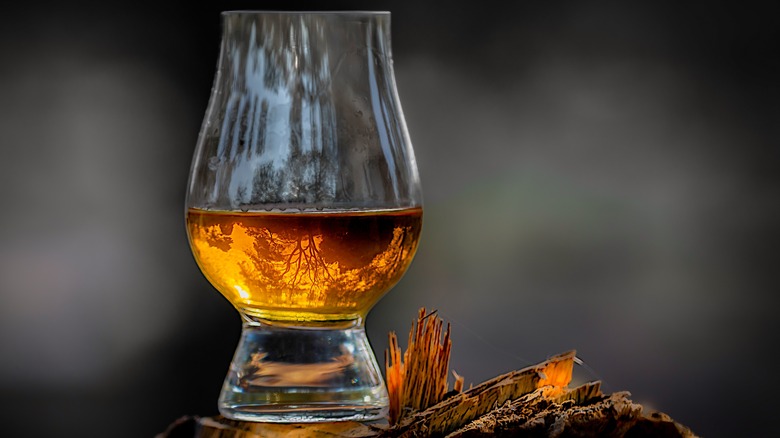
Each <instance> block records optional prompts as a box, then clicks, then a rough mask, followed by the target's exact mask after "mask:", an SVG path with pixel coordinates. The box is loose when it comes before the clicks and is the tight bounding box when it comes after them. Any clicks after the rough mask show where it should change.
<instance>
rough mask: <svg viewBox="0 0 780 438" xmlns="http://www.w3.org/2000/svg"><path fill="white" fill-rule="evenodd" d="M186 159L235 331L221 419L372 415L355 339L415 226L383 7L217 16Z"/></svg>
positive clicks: (206, 267)
mask: <svg viewBox="0 0 780 438" xmlns="http://www.w3.org/2000/svg"><path fill="white" fill-rule="evenodd" d="M222 20H223V37H222V46H221V51H220V57H219V62H218V66H217V72H216V76H215V81H214V87H213V89H212V94H211V99H210V101H209V107H208V109H207V111H206V116H205V119H204V122H203V126H202V128H201V132H200V136H199V139H198V144H197V146H196V149H195V154H194V157H193V161H192V168H191V171H190V180H189V186H188V190H187V212H186V219H187V231H188V234H189V238H190V244H191V247H192V251H193V255H194V256H195V259H196V261H197V262H198V265H199V266H200V268H201V270H202V272H203V273H204V275H205V276H206V277H207V278H208V280H209V281H210V282H211V283H212V284H213V285H214V287H215V288H216V289H217V290H219V292H221V293H222V294H223V295H224V296H225V297H226V298H227V299H228V300H229V301H230V302H231V303H232V304H233V305H234V306H235V307H236V309H238V311H239V313H240V314H241V316H242V318H243V321H244V326H243V331H242V337H241V341H240V343H239V346H238V348H237V350H236V355H235V357H234V358H233V362H232V364H231V367H230V370H229V372H228V376H227V378H226V379H225V384H224V386H223V389H222V393H221V395H220V402H219V408H220V412H221V413H222V414H223V415H225V416H227V417H230V418H235V419H241V420H256V421H279V422H288V421H327V420H334V419H356V420H367V419H375V418H379V417H382V416H383V415H384V413H385V411H386V406H387V394H386V391H385V388H384V383H383V381H382V377H381V374H380V372H379V369H378V367H377V364H376V360H375V358H374V356H373V353H372V352H371V349H370V346H369V344H368V340H367V339H366V336H365V331H364V320H365V316H366V314H367V313H368V311H369V310H370V309H371V307H372V306H373V305H374V304H375V303H376V302H377V301H378V300H379V299H380V298H381V297H382V295H384V294H385V293H386V292H387V291H388V290H389V289H390V288H392V287H393V285H395V284H396V283H397V282H398V280H399V279H400V278H401V276H403V274H404V272H405V271H406V269H407V268H408V266H409V264H410V263H411V260H412V258H413V257H414V253H415V251H416V249H417V243H418V240H419V236H420V230H421V227H422V207H421V206H422V195H421V191H420V183H419V177H418V175H417V167H416V163H415V160H414V152H413V150H412V146H411V142H410V141H409V136H408V133H407V131H406V126H405V123H404V120H403V114H402V112H401V108H400V103H399V101H398V96H397V93H396V89H395V80H394V76H393V70H392V56H391V52H390V16H389V13H371V12H350V13H261V12H226V13H223V15H222Z"/></svg>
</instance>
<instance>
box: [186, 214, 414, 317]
mask: <svg viewBox="0 0 780 438" xmlns="http://www.w3.org/2000/svg"><path fill="white" fill-rule="evenodd" d="M421 227H422V209H421V208H419V207H418V208H411V209H404V210H386V211H366V212H335V213H333V212H313V213H308V212H304V213H266V212H248V213H242V212H218V211H206V210H199V209H190V210H189V211H188V212H187V229H188V232H189V236H190V244H191V246H192V251H193V254H194V255H195V260H196V261H197V262H198V265H199V266H200V269H201V271H203V273H204V275H205V276H206V278H208V280H209V281H210V282H211V284H213V285H214V287H216V288H217V289H218V290H219V291H220V292H221V293H222V294H223V295H224V296H225V297H226V298H227V299H228V300H229V301H230V302H231V303H232V304H233V305H234V306H235V307H236V308H238V309H239V310H240V311H242V312H245V313H247V314H249V315H252V316H256V317H261V318H266V319H271V320H280V321H327V320H345V319H355V318H358V317H364V316H365V314H366V313H367V312H368V310H369V309H371V307H372V306H373V305H374V303H376V301H377V300H379V298H380V297H381V296H382V295H383V294H384V293H385V292H387V291H388V290H389V289H390V288H391V287H393V285H395V283H396V282H398V280H399V279H400V278H401V276H402V275H403V274H404V272H405V271H406V268H407V267H408V266H409V263H410V262H411V261H412V258H413V257H414V253H415V251H416V250H417V242H418V240H419V237H420V229H421Z"/></svg>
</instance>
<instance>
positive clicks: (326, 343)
mask: <svg viewBox="0 0 780 438" xmlns="http://www.w3.org/2000/svg"><path fill="white" fill-rule="evenodd" d="M387 405H388V399H387V391H386V389H385V384H384V381H383V380H382V374H381V373H380V372H379V367H378V366H377V363H376V359H375V358H374V354H373V352H372V351H371V347H370V346H369V344H368V339H367V338H366V333H365V330H364V328H363V326H362V325H357V326H354V327H349V328H345V329H333V328H294V327H287V326H275V325H268V324H258V323H254V322H252V323H245V324H244V328H243V331H242V333H241V340H240V341H239V344H238V348H237V349H236V354H235V356H234V357H233V362H232V363H231V364H230V370H229V372H228V375H227V377H226V378H225V383H224V385H223V387H222V393H221V394H220V397H219V412H220V413H221V414H222V415H223V416H225V417H227V418H232V419H234V420H243V421H260V422H275V423H287V422H295V423H298V422H321V421H346V420H353V421H369V420H377V419H380V418H383V417H385V415H386V413H387Z"/></svg>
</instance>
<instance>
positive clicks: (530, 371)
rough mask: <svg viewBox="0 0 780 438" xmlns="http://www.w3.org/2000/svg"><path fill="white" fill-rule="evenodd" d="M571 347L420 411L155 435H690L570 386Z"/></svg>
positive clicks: (197, 423) (198, 421)
mask: <svg viewBox="0 0 780 438" xmlns="http://www.w3.org/2000/svg"><path fill="white" fill-rule="evenodd" d="M573 363H574V352H567V353H564V354H561V355H558V356H555V357H553V358H551V359H549V360H547V361H544V362H542V363H540V364H538V365H534V366H531V367H528V368H525V369H523V370H518V371H512V372H510V373H507V374H504V375H501V376H498V377H495V378H493V379H491V380H488V381H486V382H484V383H481V384H479V385H477V386H475V387H473V388H471V389H469V390H467V391H465V392H462V393H459V394H455V395H453V396H451V397H449V398H446V399H445V400H443V401H442V402H440V403H437V404H435V405H433V406H431V407H430V408H428V409H426V410H424V411H422V412H408V413H406V415H405V416H403V417H402V419H401V421H400V422H399V423H398V424H397V425H395V426H393V427H390V426H389V425H388V424H387V422H375V423H357V422H348V421H347V422H333V423H310V424H271V423H249V422H241V421H234V420H229V419H226V418H223V417H219V416H217V417H205V418H201V417H183V418H181V419H179V420H177V421H176V422H174V423H173V424H171V426H169V427H168V430H166V431H165V432H163V433H161V434H159V435H158V438H182V437H186V438H259V437H265V438H276V437H291V438H296V437H344V438H367V437H383V438H389V437H404V438H406V437H427V436H442V437H448V438H449V437H452V438H471V437H493V436H498V437H560V438H567V437H594V436H597V437H616V438H617V437H625V438H641V437H662V438H663V437H674V438H678V437H679V438H690V437H695V435H694V433H693V432H692V431H691V430H690V429H688V428H686V427H685V426H682V425H681V424H679V423H677V422H675V421H674V420H673V419H671V418H670V417H669V416H668V415H665V414H663V413H658V412H645V410H644V409H643V407H642V406H641V405H639V404H636V403H634V402H632V401H631V400H630V398H629V397H630V395H629V393H627V392H617V393H614V394H609V395H607V394H603V393H602V392H601V386H600V383H599V382H591V383H587V384H585V385H582V386H579V387H576V388H569V387H568V384H569V382H570V381H571V371H572V367H573Z"/></svg>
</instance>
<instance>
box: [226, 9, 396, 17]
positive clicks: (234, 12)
mask: <svg viewBox="0 0 780 438" xmlns="http://www.w3.org/2000/svg"><path fill="white" fill-rule="evenodd" d="M221 15H222V16H224V17H227V16H233V15H343V16H350V15H353V16H360V17H374V16H389V15H390V11H364V10H357V11H273V10H271V11H264V10H252V9H238V10H231V11H222V12H221Z"/></svg>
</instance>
